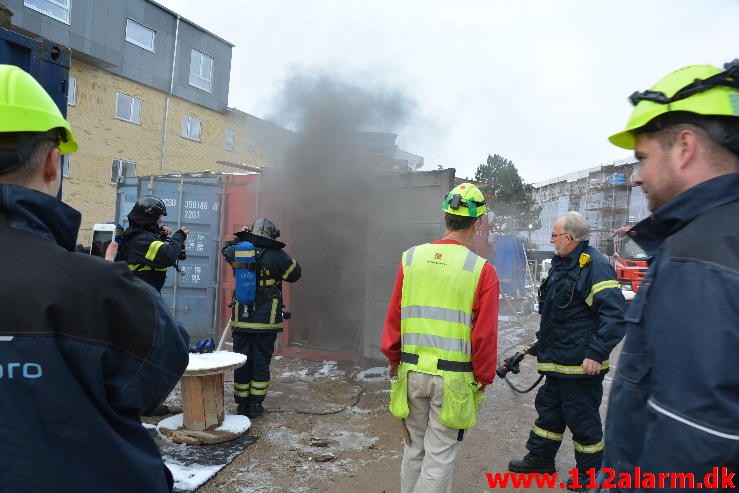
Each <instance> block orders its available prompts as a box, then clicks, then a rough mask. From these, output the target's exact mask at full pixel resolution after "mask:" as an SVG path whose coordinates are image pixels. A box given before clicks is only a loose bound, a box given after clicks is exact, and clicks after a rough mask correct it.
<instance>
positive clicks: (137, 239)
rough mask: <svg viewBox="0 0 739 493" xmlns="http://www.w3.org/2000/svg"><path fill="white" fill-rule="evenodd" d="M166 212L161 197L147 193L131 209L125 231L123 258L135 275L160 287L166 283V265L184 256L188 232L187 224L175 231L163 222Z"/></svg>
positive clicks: (160, 288)
mask: <svg viewBox="0 0 739 493" xmlns="http://www.w3.org/2000/svg"><path fill="white" fill-rule="evenodd" d="M166 215H167V207H166V206H165V205H164V202H162V200H161V199H160V198H158V197H155V196H153V195H144V196H143V197H141V198H140V199H138V200H137V201H136V204H134V206H133V208H132V209H131V212H129V213H128V228H126V231H124V233H123V239H124V242H123V248H122V250H123V251H122V253H121V258H122V259H124V260H125V261H126V262H128V268H129V269H131V271H132V272H133V274H134V275H135V276H136V277H138V278H140V279H142V280H144V281H146V282H147V283H149V284H151V285H152V286H153V287H154V289H156V290H157V291H161V290H162V287H163V286H164V281H165V280H166V279H167V268H168V267H173V266H176V263H177V260H178V259H182V258H184V254H185V241H186V240H187V233H188V229H187V228H185V227H184V226H183V227H182V228H180V229H179V230H177V231H176V232H175V233H174V234H172V229H171V228H170V227H169V226H162V217H163V216H166ZM170 235H171V236H170Z"/></svg>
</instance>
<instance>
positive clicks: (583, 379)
mask: <svg viewBox="0 0 739 493" xmlns="http://www.w3.org/2000/svg"><path fill="white" fill-rule="evenodd" d="M589 235H590V226H589V225H588V223H587V221H586V220H585V218H584V217H582V215H580V214H579V213H577V212H568V213H567V214H566V215H565V216H563V217H561V218H559V219H558V220H557V221H555V223H554V226H553V228H552V234H551V238H550V240H549V243H551V244H552V245H553V246H554V253H555V256H554V258H553V259H552V267H551V269H550V270H549V275H548V277H547V278H546V279H545V280H544V282H543V283H542V285H541V288H540V289H539V312H540V314H541V323H540V326H539V331H538V332H537V333H536V337H537V341H536V343H535V344H534V352H532V353H529V354H536V356H537V360H538V370H539V373H541V374H543V375H546V380H545V381H544V384H543V385H542V386H541V387H539V391H538V392H537V394H536V401H535V406H536V412H537V413H538V417H537V418H536V421H535V422H534V425H533V427H532V428H531V432H530V433H529V439H528V441H527V442H526V448H527V449H528V450H529V453H528V454H526V456H525V457H524V458H523V460H512V461H511V462H510V463H509V464H508V469H509V470H510V471H513V472H524V473H554V472H555V471H556V467H555V464H554V458H555V456H556V454H557V451H558V450H559V446H560V444H561V443H562V437H563V434H564V431H565V427H567V428H569V429H570V431H571V432H572V441H573V444H574V446H575V461H576V463H577V468H578V475H577V476H573V477H572V478H570V480H569V481H568V483H567V488H568V489H570V490H573V491H580V490H582V488H583V486H584V483H585V482H587V481H586V478H587V471H588V470H589V469H592V470H593V471H595V470H597V468H598V466H600V463H601V461H602V458H603V428H602V426H601V421H600V412H599V408H600V403H601V399H602V397H603V377H604V375H605V373H606V372H607V371H608V356H609V354H610V353H611V351H612V350H613V348H614V347H615V346H616V344H618V342H619V341H620V340H621V338H622V337H623V335H624V325H623V312H624V305H625V301H624V297H623V294H622V293H621V286H620V284H619V283H618V281H617V280H616V273H615V272H614V270H613V267H611V265H610V264H609V263H608V261H607V260H606V258H605V257H604V256H603V255H601V254H600V253H599V252H598V251H597V250H596V249H595V248H593V247H591V246H589V245H588V237H589Z"/></svg>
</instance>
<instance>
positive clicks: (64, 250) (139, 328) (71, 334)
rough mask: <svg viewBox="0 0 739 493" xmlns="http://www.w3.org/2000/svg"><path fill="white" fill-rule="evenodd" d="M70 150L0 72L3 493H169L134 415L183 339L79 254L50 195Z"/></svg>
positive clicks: (115, 270)
mask: <svg viewBox="0 0 739 493" xmlns="http://www.w3.org/2000/svg"><path fill="white" fill-rule="evenodd" d="M75 150H77V143H76V141H75V139H74V135H73V134H72V131H71V129H70V127H69V124H68V123H67V122H66V121H65V119H64V117H63V116H62V114H61V112H60V111H59V109H58V108H57V106H56V105H55V104H54V102H53V100H52V99H51V97H50V96H49V95H48V94H47V93H46V91H44V89H43V87H41V85H40V84H39V83H38V82H37V81H36V80H35V79H34V78H33V77H31V75H30V74H28V73H26V72H25V71H23V70H22V69H20V68H18V67H16V66H13V65H0V252H2V255H0V272H2V273H3V278H4V279H5V282H2V283H0V300H2V302H0V362H3V363H7V368H9V369H12V368H16V369H15V370H12V371H13V373H10V372H5V373H4V374H3V372H2V368H3V367H2V366H0V377H2V378H0V395H2V396H3V397H2V399H0V415H1V416H2V420H3V425H2V427H0V457H4V458H12V459H11V462H12V465H11V466H10V467H11V468H12V473H8V474H3V478H2V480H0V482H1V483H2V487H0V489H2V490H3V491H152V492H161V493H165V492H168V491H171V489H172V486H173V481H172V475H171V474H170V473H169V471H168V470H167V468H166V466H165V465H164V462H163V461H162V457H161V453H160V452H159V450H158V448H157V446H156V444H155V443H154V441H153V440H152V438H151V436H149V433H148V432H147V431H146V430H145V429H144V428H143V427H142V425H141V420H140V418H139V415H140V414H141V413H143V412H146V411H148V410H150V409H153V408H155V407H156V406H157V405H158V404H159V403H160V402H161V401H162V400H163V399H164V398H165V397H166V396H167V395H168V394H169V392H170V391H171V390H172V388H173V387H174V385H175V384H176V383H177V381H178V380H179V377H180V375H182V373H183V372H184V371H185V368H186V367H187V363H188V352H187V332H186V331H185V330H184V329H183V328H182V327H181V326H179V324H177V323H176V322H175V321H174V319H172V317H171V316H170V314H169V308H168V307H167V306H166V305H165V304H164V303H163V302H162V300H161V297H160V296H159V295H158V294H157V293H156V291H154V290H153V289H152V288H151V287H149V286H148V285H146V284H144V283H142V282H140V281H138V280H136V279H135V278H134V277H133V275H132V274H131V272H130V271H129V270H128V268H127V267H126V264H125V263H123V262H116V263H111V262H105V261H103V260H102V259H100V258H97V257H95V256H92V255H83V254H80V253H75V245H76V239H77V231H78V229H79V226H80V221H81V216H80V213H79V212H77V211H76V210H74V209H72V208H71V207H69V206H68V205H66V204H64V203H63V202H61V200H59V199H58V198H57V197H56V196H57V193H58V191H59V187H60V183H61V176H60V175H61V169H60V162H59V156H60V154H64V153H68V152H74V151H75ZM71 437H73V439H72V438H71ZM111 465H114V466H111Z"/></svg>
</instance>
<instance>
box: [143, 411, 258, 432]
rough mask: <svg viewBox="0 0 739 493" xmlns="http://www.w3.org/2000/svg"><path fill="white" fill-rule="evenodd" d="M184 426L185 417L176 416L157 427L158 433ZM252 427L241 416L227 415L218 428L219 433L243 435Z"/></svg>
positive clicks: (248, 421)
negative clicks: (160, 430)
mask: <svg viewBox="0 0 739 493" xmlns="http://www.w3.org/2000/svg"><path fill="white" fill-rule="evenodd" d="M182 426H183V415H182V414H175V415H174V416H170V417H168V418H164V419H163V420H161V421H160V422H159V424H158V425H157V426H156V428H157V431H158V430H159V429H160V428H167V429H168V430H177V429H179V428H182ZM250 427H251V420H250V419H249V418H247V417H246V416H241V415H240V414H227V415H226V416H224V418H223V424H222V425H221V426H219V427H218V428H216V430H218V431H230V432H231V433H236V434H239V435H240V434H242V433H244V432H246V430H248V429H249V428H250Z"/></svg>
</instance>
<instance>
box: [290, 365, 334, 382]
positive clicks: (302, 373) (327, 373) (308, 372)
mask: <svg viewBox="0 0 739 493" xmlns="http://www.w3.org/2000/svg"><path fill="white" fill-rule="evenodd" d="M281 376H282V378H291V377H293V378H298V379H300V380H317V379H319V378H325V379H328V380H340V379H343V378H345V373H344V372H343V371H342V370H339V369H338V363H336V361H324V362H323V366H322V367H321V368H318V369H316V370H313V369H310V368H306V369H303V370H299V371H292V372H291V371H286V372H283V373H282V375H281Z"/></svg>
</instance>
